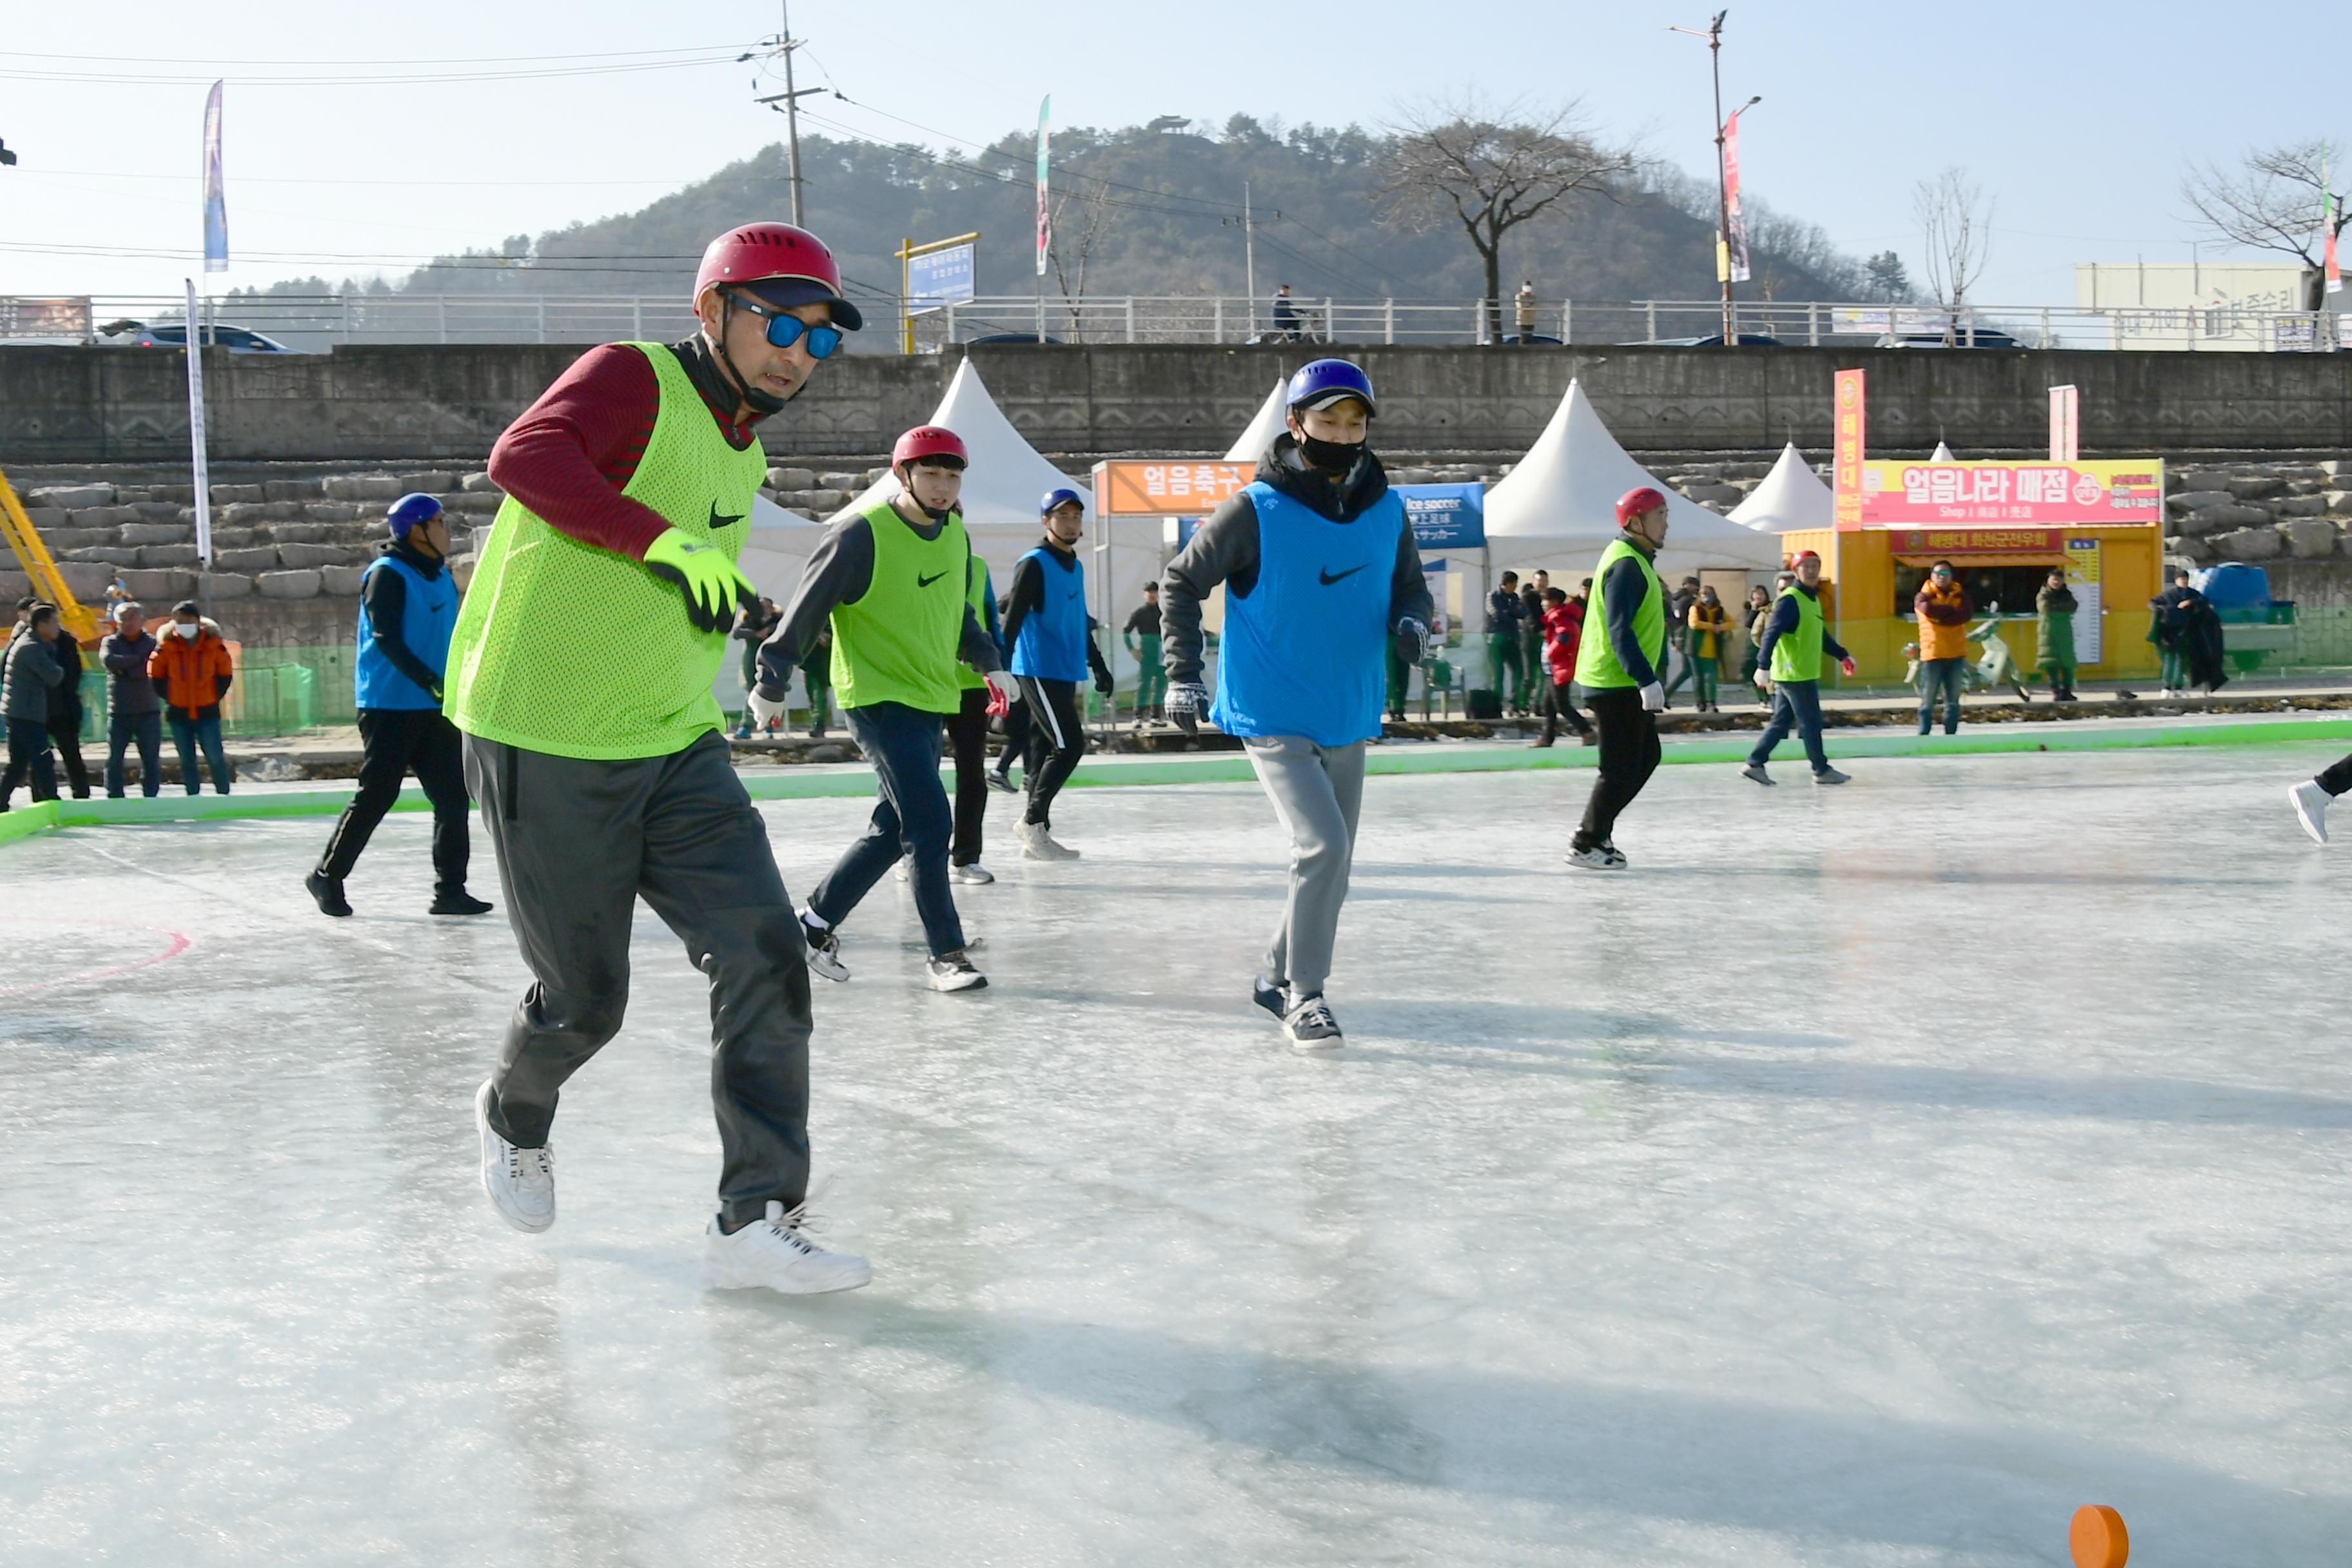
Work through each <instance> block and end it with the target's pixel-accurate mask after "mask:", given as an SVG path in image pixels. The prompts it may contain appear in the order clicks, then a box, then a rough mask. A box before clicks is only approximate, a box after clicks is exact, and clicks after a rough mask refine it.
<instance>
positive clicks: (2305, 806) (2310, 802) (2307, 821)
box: [2286, 779, 2336, 844]
mask: <svg viewBox="0 0 2352 1568" xmlns="http://www.w3.org/2000/svg"><path fill="white" fill-rule="evenodd" d="M2286 797H2287V799H2288V800H2290V801H2293V802H2294V816H2295V820H2296V821H2298V822H2300V823H2302V824H2303V830H2304V831H2305V833H2308V834H2310V835H2311V841H2312V842H2313V843H2314V844H2325V843H2326V842H2327V803H2328V802H2329V801H2331V800H2333V799H2335V798H2336V797H2335V796H2334V795H2329V794H2328V793H2327V792H2326V790H2324V789H2322V788H2320V787H2319V781H2318V780H2317V779H2305V780H2304V781H2303V783H2301V784H2297V785H2295V786H2294V788H2293V789H2291V790H2288V791H2287V792H2286Z"/></svg>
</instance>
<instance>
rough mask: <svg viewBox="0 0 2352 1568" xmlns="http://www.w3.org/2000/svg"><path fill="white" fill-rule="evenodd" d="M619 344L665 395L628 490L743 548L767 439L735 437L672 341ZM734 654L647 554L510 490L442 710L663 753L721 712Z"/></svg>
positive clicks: (584, 745)
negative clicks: (718, 690) (567, 524)
mask: <svg viewBox="0 0 2352 1568" xmlns="http://www.w3.org/2000/svg"><path fill="white" fill-rule="evenodd" d="M625 346H626V347H629V348H633V349H635V350H637V351H638V352H640V353H643V354H644V355H645V356H646V363H649V364H651V365H652V366H653V369H654V379H655V381H656V383H657V384H659V386H660V388H661V407H660V411H659V412H658V413H657V414H656V416H655V417H654V429H653V435H652V436H651V437H649V438H648V439H647V441H646V450H645V455H644V456H643V457H642V458H639V459H638V460H637V471H636V474H635V477H634V478H632V479H630V480H629V482H628V484H627V485H626V486H625V487H624V488H623V489H622V491H621V493H622V494H623V495H625V496H627V497H629V498H630V499H631V500H639V501H643V502H644V503H645V504H646V505H647V506H649V507H651V508H652V509H653V510H655V511H656V512H659V513H660V514H661V515H662V517H663V518H664V519H665V520H666V521H668V523H669V524H670V526H671V527H673V528H676V529H677V530H678V531H680V532H682V533H685V534H687V535H688V536H689V537H691V538H694V539H698V540H702V541H706V542H709V543H712V544H716V545H717V546H718V547H719V548H720V549H721V550H724V551H725V552H727V555H728V558H729V559H730V560H732V559H734V557H735V556H736V555H737V554H738V553H740V552H741V550H742V548H743V541H744V538H745V536H746V535H747V534H748V533H749V531H750V529H751V498H752V497H753V496H755V495H757V494H758V493H759V489H760V484H761V480H762V479H764V478H765V477H766V475H767V466H768V459H767V454H766V453H765V452H764V451H762V450H761V446H760V443H759V442H758V441H757V440H754V441H753V442H752V443H751V446H749V447H745V448H744V449H743V450H742V451H740V452H739V451H737V450H736V449H735V448H734V447H730V446H729V445H728V444H727V437H725V436H723V435H721V434H720V433H719V424H718V421H717V420H715V419H713V418H712V417H711V414H710V407H709V405H708V404H706V403H705V402H703V400H702V395H701V394H700V393H698V392H697V391H696V390H695V389H694V383H693V382H692V381H691V380H690V379H688V376H687V374H686V368H685V367H684V366H683V365H681V364H679V363H677V355H676V354H674V353H670V351H669V350H668V349H667V348H666V347H664V346H662V345H661V344H659V343H630V344H626V345H625ZM726 655H727V634H726V633H725V632H698V631H696V630H695V629H694V627H693V626H690V625H688V622H687V618H686V604H685V601H684V600H683V599H682V598H681V597H680V596H679V595H678V591H677V588H675V587H673V586H672V585H671V584H667V583H665V582H663V581H661V580H660V579H659V578H657V577H656V576H655V575H654V574H652V573H650V572H648V571H646V568H645V565H644V563H641V562H637V561H633V560H631V559H629V557H627V556H625V555H619V554H615V553H614V552H612V551H609V550H602V549H599V548H597V547H596V546H595V545H593V544H583V543H582V542H580V541H578V540H576V539H573V538H572V537H571V536H570V535H568V534H565V533H563V532H562V531H559V530H557V529H556V528H554V527H553V526H551V524H549V523H548V522H547V521H545V520H544V519H542V518H541V517H539V516H538V515H536V514H535V513H533V512H532V511H531V510H530V509H529V508H528V507H526V506H524V505H523V504H522V503H521V502H520V501H518V500H515V499H514V498H513V497H511V496H509V497H508V498H507V501H506V504H505V505H504V506H501V507H500V508H499V515H498V520H497V521H495V522H493V523H492V524H491V525H490V540H489V543H488V545H487V546H486V547H485V548H484V549H483V551H482V556H481V561H480V563H479V564H478V565H477V566H476V567H475V569H474V579H473V582H472V583H471V584H469V585H468V586H467V591H466V602H465V604H464V605H463V606H462V607H461V608H460V609H459V611H458V612H457V631H456V632H455V633H454V634H453V635H452V637H451V638H450V643H449V688H448V692H449V700H448V714H449V719H450V721H451V722H452V723H454V724H456V725H457V728H459V729H461V730H463V731H466V732H467V733H468V734H472V735H479V736H481V737H482V738H483V739H485V740H489V741H500V742H505V743H506V744H508V745H510V746H520V747H521V748H523V749H524V750H526V751H531V752H549V753H551V754H552V755H554V756H559V757H586V758H593V759H597V760H617V759H621V758H628V757H665V756H668V755H670V754H671V753H672V752H679V751H683V750H684V749H685V748H686V747H687V746H688V745H689V744H691V743H692V742H694V741H695V739H696V738H697V737H698V736H699V735H701V734H702V733H703V732H704V731H707V730H716V729H718V728H719V703H718V701H717V700H716V699H715V698H713V697H712V696H711V691H710V688H711V682H712V680H713V679H716V677H717V676H718V674H719V664H720V663H721V661H723V660H724V659H725V658H726Z"/></svg>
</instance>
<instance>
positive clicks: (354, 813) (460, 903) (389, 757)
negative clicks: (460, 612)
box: [302, 493, 490, 917]
mask: <svg viewBox="0 0 2352 1568" xmlns="http://www.w3.org/2000/svg"><path fill="white" fill-rule="evenodd" d="M383 521H384V528H385V529H386V531H389V532H390V533H391V535H392V537H391V538H390V539H389V540H388V541H386V542H385V543H384V545H383V550H382V552H380V553H379V554H378V555H377V556H376V558H375V559H374V560H373V561H371V562H369V563H368V566H367V570H366V571H364V572H362V574H360V616H359V650H360V653H359V668H358V669H357V671H356V672H355V674H354V676H353V682H352V683H353V689H354V691H355V693H356V694H357V699H358V705H359V725H360V749H361V755H360V778H359V789H358V791H357V793H355V794H354V795H352V803H351V804H350V805H347V806H345V807H343V815H342V816H341V817H340V818H339V819H337V821H336V823H335V830H334V832H333V833H331V834H330V835H329V836H328V838H327V851H326V854H325V855H324V856H323V857H321V858H320V861H319V864H318V866H317V868H315V869H313V870H312V871H311V873H310V876H308V877H306V878H305V879H303V882H302V886H303V888H304V889H305V890H307V891H308V892H309V893H310V897H311V898H312V899H314V900H317V902H318V905H319V912H320V914H324V915H334V916H338V917H340V916H343V915H348V914H350V913H351V912H352V906H351V901H350V900H348V899H346V898H345V897H344V896H343V879H345V878H346V877H349V876H350V875H351V874H352V868H353V867H354V866H357V865H358V864H359V859H360V852H361V851H362V850H363V849H365V848H366V847H367V843H368V839H369V837H370V836H372V835H373V833H374V832H375V829H376V824H378V823H380V822H382V821H383V814H384V813H385V812H387V811H390V810H391V809H392V805H393V802H394V801H396V800H398V799H399V798H400V781H401V779H402V778H403V777H404V776H405V775H406V774H407V773H408V772H409V770H410V769H412V768H414V769H415V772H416V782H417V783H418V784H422V785H423V786H424V788H425V799H427V800H429V801H431V802H432V803H433V902H432V904H431V905H430V906H429V907H428V908H427V909H426V910H425V913H427V914H434V915H479V914H487V913H488V912H489V909H490V906H489V905H488V904H487V903H484V902H483V901H482V900H479V899H478V898H476V897H474V896H473V895H472V894H471V893H468V892H467V891H466V866H467V859H468V858H469V855H470V850H471V840H470V838H469V837H468V834H467V825H466V817H467V811H468V810H469V803H468V802H467V798H466V763H465V743H464V742H463V740H462V739H461V738H460V737H459V735H458V733H457V727H456V726H455V725H453V724H451V723H450V722H449V721H448V719H447V718H446V717H445V716H444V715H443V713H442V711H441V697H442V682H443V679H444V678H445V676H446V671H447V669H448V668H449V634H450V631H451V629H452V628H453V627H454V626H456V625H457V584H456V583H455V582H454V581H452V580H451V578H450V576H449V572H448V560H449V525H448V522H447V521H446V519H444V518H443V517H442V515H441V503H440V502H439V501H437V500H434V499H433V498H432V497H431V496H429V495H425V494H422V493H417V494H412V495H404V496H403V497H401V498H400V499H399V500H396V501H394V502H393V503H392V506H391V508H390V510H387V511H386V512H385V513H384V520H383Z"/></svg>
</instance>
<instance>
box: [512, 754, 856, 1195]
mask: <svg viewBox="0 0 2352 1568" xmlns="http://www.w3.org/2000/svg"><path fill="white" fill-rule="evenodd" d="M466 777H467V784H469V785H470V786H471V787H472V790H473V794H474V798H475V799H476V800H478V801H479V802H480V803H481V807H482V826H483V828H484V830H485V831H486V832H487V833H488V835H489V840H490V847H491V848H492V849H493V850H494V851H495V852H496V853H497V856H498V861H499V886H500V887H501V888H503V889H505V892H506V907H507V918H508V920H509V921H510V922H511V923H512V924H513V926H514V933H515V940H516V941H517V942H519V943H520V945H521V947H522V957H523V962H524V963H525V964H527V965H528V966H529V967H530V972H531V974H532V976H533V977H534V979H533V984H532V985H531V987H530V990H529V991H527V992H526V993H524V994H523V999H522V1005H520V1006H519V1007H517V1008H516V1009H515V1014H514V1017H513V1018H512V1019H511V1020H510V1021H509V1023H508V1025H507V1032H506V1040H505V1042H504V1044H503V1045H502V1046H501V1047H500V1048H499V1063H498V1068H497V1070H496V1071H495V1072H494V1073H493V1074H492V1075H491V1078H490V1107H489V1121H490V1126H491V1127H492V1129H494V1130H495V1131H497V1132H498V1134H499V1136H500V1137H502V1138H504V1139H506V1140H507V1141H508V1142H511V1143H516V1144H520V1145H521V1146H522V1147H524V1148H536V1147H538V1146H539V1145H540V1144H542V1143H544V1142H547V1136H548V1128H549V1126H550V1125H551V1123H552V1122H553V1121H554V1120H555V1104H556V1099H557V1094H558V1091H559V1090H561V1089H562V1087H563V1084H564V1081H565V1080H566V1079H569V1078H571V1076H572V1074H573V1073H574V1072H576V1071H578V1070H579V1069H580V1068H581V1066H582V1065H583V1063H585V1062H586V1061H587V1060H588V1058H590V1057H593V1056H594V1055H595V1054H596V1052H597V1049H598V1048H599V1047H602V1046H603V1045H604V1042H605V1041H607V1040H609V1039H611V1038H612V1037H614V1035H615V1034H617V1033H619V1031H620V1027H621V1016H622V1014H623V1012H624V1011H625V1008H626V1006H627V1004H628V996H629V926H630V923H631V921H632V919H633V918H634V916H635V906H636V900H638V899H639V898H643V899H644V900H646V904H647V905H649V906H650V907H651V908H652V910H653V911H654V913H656V914H657V915H659V916H660V917H661V919H662V921H663V923H664V924H666V925H667V926H668V927H669V929H670V930H671V931H674V932H676V933H677V938H678V940H679V941H680V942H684V943H685V944H686V952H687V957H688V959H689V960H690V961H692V963H693V964H694V966H695V967H696V968H697V969H699V970H701V971H702V972H703V973H705V974H707V975H709V977H710V1039H711V1046H712V1051H711V1057H710V1100H711V1105H712V1109H713V1110H715V1111H716V1112H717V1115H718V1119H719V1151H720V1162H721V1163H720V1169H719V1207H720V1210H721V1212H722V1213H723V1214H724V1215H725V1216H726V1218H727V1220H728V1222H729V1223H730V1224H733V1223H735V1222H738V1221H741V1220H749V1219H757V1218H758V1217H760V1215H761V1212H762V1209H763V1207H764V1205H766V1204H767V1203H768V1201H769V1200H771V1199H773V1200H775V1201H777V1202H779V1203H782V1205H784V1206H785V1207H786V1208H787V1209H790V1208H793V1207H796V1206H797V1205H799V1204H800V1202H801V1200H802V1199H803V1198H804V1197H805V1196H807V1194H808V1170H809V1150H808V1043H809V978H808V962H807V958H806V955H805V951H804V949H803V945H802V939H801V925H800V921H799V919H798V917H796V916H795V915H794V914H793V905H792V900H791V898H790V897H789V896H788V895H787V894H786V893H785V891H784V881H783V878H782V876H781V875H779V874H778V872H777V870H776V858H775V856H774V854H773V852H772V851H771V850H770V848H769V847H768V831H767V826H766V825H765V824H764V823H763V822H761V818H760V814H759V812H758V811H756V810H755V809H753V807H752V805H751V797H750V796H749V795H746V794H745V793H744V791H743V785H742V783H741V781H740V780H739V779H737V778H736V776H735V770H734V768H733V767H732V766H731V765H730V763H729V762H728V752H727V742H726V739H725V737H723V736H721V735H719V733H718V732H717V731H713V732H711V733H709V734H707V735H704V736H702V737H701V738H700V739H699V740H698V741H696V742H694V743H693V744H691V745H689V746H688V747H687V748H686V749H685V750H684V751H681V752H674V753H673V754H671V755H669V756H667V757H646V758H642V759H635V760H631V761H627V762H586V761H582V760H579V759H577V758H572V757H557V756H551V755H549V754H547V753H546V752H529V751H524V750H522V749H521V748H520V747H516V746H507V745H501V744H499V742H495V741H486V740H483V739H482V738H481V737H480V736H478V735H468V736H467V737H466Z"/></svg>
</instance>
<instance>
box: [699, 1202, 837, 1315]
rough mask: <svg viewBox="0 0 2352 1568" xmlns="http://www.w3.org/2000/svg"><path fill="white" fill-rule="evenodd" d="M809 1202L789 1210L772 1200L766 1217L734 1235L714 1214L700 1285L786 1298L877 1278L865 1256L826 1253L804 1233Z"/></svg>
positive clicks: (705, 1244)
mask: <svg viewBox="0 0 2352 1568" xmlns="http://www.w3.org/2000/svg"><path fill="white" fill-rule="evenodd" d="M804 1210H805V1205H803V1208H797V1209H793V1211H792V1212H790V1213H789V1214H788V1213H786V1212H785V1210H784V1205H782V1204H780V1203H775V1202H771V1203H770V1204H769V1205H768V1215H767V1217H766V1218H765V1219H760V1220H754V1221H752V1222H751V1224H750V1225H747V1226H744V1227H743V1228H742V1229H740V1230H739V1231H737V1232H736V1233H735V1234H734V1235H732V1236H730V1235H728V1234H727V1233H726V1232H725V1231H723V1230H721V1229H719V1216H718V1215H711V1216H710V1228H709V1230H708V1231H707V1232H705V1233H704V1237H703V1242H702V1285H703V1289H707V1290H746V1289H753V1288H755V1287H756V1288H758V1289H767V1290H775V1291H779V1292H781V1293H782V1294H784V1295H786V1296H821V1295H824V1293H825V1292H826V1291H828V1290H855V1289H857V1288H858V1287H859V1286H860V1285H864V1284H866V1283H868V1282H870V1281H871V1280H872V1279H873V1278H874V1266H873V1265H872V1264H870V1263H868V1262H866V1259H864V1258H852V1257H850V1256H849V1255H848V1254H847V1253H844V1252H827V1251H826V1250H825V1249H824V1247H819V1246H818V1245H817V1244H816V1243H815V1242H814V1241H811V1240H810V1239H809V1238H808V1237H807V1236H806V1235H804V1234H803V1231H802V1228H801V1227H802V1226H803V1223H804V1220H805V1218H806V1215H805V1213H804Z"/></svg>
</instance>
